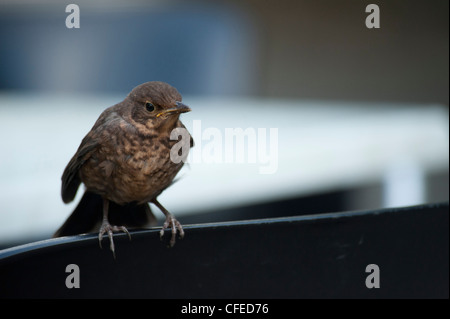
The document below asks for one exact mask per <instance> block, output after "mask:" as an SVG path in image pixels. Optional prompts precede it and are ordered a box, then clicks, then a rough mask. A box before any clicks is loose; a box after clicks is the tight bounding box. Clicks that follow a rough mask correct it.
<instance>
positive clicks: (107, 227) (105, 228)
mask: <svg viewBox="0 0 450 319" xmlns="http://www.w3.org/2000/svg"><path fill="white" fill-rule="evenodd" d="M118 231H123V232H124V233H126V234H127V235H128V238H129V239H130V240H131V235H130V233H129V232H128V229H126V228H125V226H113V225H111V224H109V223H103V224H102V226H101V227H100V231H99V233H98V243H99V245H100V248H102V239H103V235H104V234H105V233H107V234H108V237H109V249H110V250H111V251H112V253H113V256H114V259H115V258H116V253H115V247H114V240H113V232H118Z"/></svg>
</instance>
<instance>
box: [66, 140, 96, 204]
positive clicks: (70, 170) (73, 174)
mask: <svg viewBox="0 0 450 319" xmlns="http://www.w3.org/2000/svg"><path fill="white" fill-rule="evenodd" d="M97 146H98V142H97V139H95V138H93V137H92V136H91V135H90V134H88V135H87V136H86V137H85V138H84V139H83V141H82V142H81V144H80V147H79V148H78V150H77V152H76V153H75V155H74V156H73V157H72V159H71V160H70V162H69V164H67V166H66V168H65V170H64V173H63V175H62V177H61V180H62V186H61V197H62V199H63V201H64V203H69V202H71V201H72V200H73V199H74V197H75V195H76V193H77V190H78V187H79V186H80V183H81V179H80V177H79V175H78V171H79V169H80V167H81V166H82V165H83V164H84V162H86V160H87V159H89V157H91V155H92V153H93V152H94V151H95V149H96V148H97Z"/></svg>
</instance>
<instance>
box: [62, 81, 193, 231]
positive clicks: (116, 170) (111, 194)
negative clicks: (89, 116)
mask: <svg viewBox="0 0 450 319" xmlns="http://www.w3.org/2000/svg"><path fill="white" fill-rule="evenodd" d="M188 111H190V109H189V108H188V107H187V106H185V105H184V104H182V103H181V95H180V94H179V93H178V91H177V90H176V89H175V88H173V87H172V86H170V85H169V84H167V83H164V82H147V83H144V84H141V85H139V86H137V87H136V88H134V89H133V90H132V91H131V92H130V94H128V96H127V97H126V98H125V99H124V100H123V101H122V102H120V103H118V104H116V105H114V106H112V107H110V108H108V109H106V110H105V111H103V113H102V114H101V115H100V116H99V118H98V120H97V121H96V122H95V124H94V126H93V127H92V129H91V130H90V131H89V133H88V134H87V135H86V136H85V137H84V138H83V140H82V142H81V144H80V146H79V147H78V150H77V151H76V153H75V154H74V156H73V157H72V159H71V160H70V161H69V163H68V164H67V166H66V168H65V170H64V173H63V175H62V187H61V196H62V199H63V201H64V202H65V203H68V202H70V201H72V200H73V199H74V197H75V195H76V193H77V190H78V188H79V186H80V184H81V183H83V184H84V185H85V186H86V193H85V194H84V196H83V198H82V200H81V201H80V204H79V205H78V207H77V208H76V209H75V211H74V213H73V215H72V216H71V217H69V219H68V220H67V221H66V223H65V224H64V225H63V226H62V227H61V228H60V230H58V232H57V233H56V234H55V235H57V236H63V235H67V234H73V233H74V231H69V228H70V227H69V226H70V224H72V223H79V224H82V222H80V219H81V220H83V218H84V220H85V221H89V220H92V221H94V220H95V221H99V220H101V213H100V214H99V213H98V212H101V207H102V205H99V202H101V200H102V199H103V200H107V201H110V202H112V203H113V204H112V205H110V211H114V212H115V213H114V214H115V215H130V216H131V215H133V214H131V213H130V212H131V211H138V213H136V214H137V215H140V216H141V215H148V218H140V220H142V221H143V222H144V221H145V222H148V221H149V220H153V219H154V218H152V216H153V215H152V214H151V211H150V208H149V206H148V202H152V201H156V197H157V196H158V195H159V194H161V192H162V191H164V189H166V188H167V187H168V186H169V185H170V184H171V183H172V180H173V178H174V177H175V175H176V174H177V173H178V171H179V170H180V169H181V167H182V166H183V164H184V163H183V161H181V162H178V163H176V162H174V161H173V160H172V159H171V157H170V150H171V148H172V147H173V146H174V145H175V144H176V143H188V145H187V149H189V147H190V146H192V145H193V140H192V137H190V135H189V140H188V141H184V140H183V139H180V140H173V139H171V138H170V134H171V132H172V130H173V129H176V128H180V129H184V130H185V129H186V128H185V127H184V125H183V124H182V123H181V121H180V120H179V114H180V113H184V112H188ZM186 132H187V131H186ZM104 206H105V205H104ZM89 211H93V213H89ZM104 213H105V212H104ZM107 213H108V212H106V214H107ZM87 214H91V215H90V216H89V217H86V216H85V217H82V216H84V215H87ZM93 216H95V218H94V217H93ZM172 217H173V216H172ZM126 219H127V218H125V221H126ZM86 224H89V226H90V227H91V226H92V222H90V223H86ZM123 224H127V222H124V223H122V225H123ZM142 226H143V225H142ZM180 227H181V226H180ZM72 228H73V229H76V232H78V231H80V232H82V231H88V230H85V229H82V227H81V228H80V227H78V228H77V227H72Z"/></svg>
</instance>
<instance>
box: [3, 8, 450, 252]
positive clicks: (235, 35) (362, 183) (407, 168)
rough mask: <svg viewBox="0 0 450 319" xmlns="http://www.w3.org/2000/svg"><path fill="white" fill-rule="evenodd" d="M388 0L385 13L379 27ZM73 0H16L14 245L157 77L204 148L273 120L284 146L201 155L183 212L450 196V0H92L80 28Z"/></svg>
mask: <svg viewBox="0 0 450 319" xmlns="http://www.w3.org/2000/svg"><path fill="white" fill-rule="evenodd" d="M370 3H376V4H377V5H378V6H379V7H380V21H381V28H380V29H368V28H366V26H365V20H366V17H367V15H368V13H366V12H365V8H366V6H367V5H368V4H370ZM68 4H69V2H68V3H65V2H60V1H50V0H48V1H23V0H15V1H12V0H8V1H6V0H0V143H1V144H0V149H1V156H0V248H2V247H8V246H11V245H15V244H18V243H24V242H28V241H31V240H37V239H44V238H49V237H50V236H51V235H52V233H53V232H54V231H55V230H56V229H57V228H58V227H59V226H60V224H61V223H63V222H64V220H65V219H66V218H67V216H68V215H69V214H70V212H71V211H72V210H73V208H74V206H75V205H76V203H77V201H78V200H79V198H80V196H81V194H82V191H79V194H78V195H77V198H76V200H75V201H74V202H73V203H71V204H69V205H64V204H63V203H62V200H61V198H60V177H61V174H62V172H63V170H64V167H65V165H66V164H67V162H68V161H69V160H70V158H71V157H72V155H73V154H74V153H75V151H76V149H77V147H78V145H79V143H80V142H81V139H82V138H83V137H84V135H85V134H86V133H87V132H88V131H89V129H90V128H91V127H92V125H93V124H94V122H95V120H96V119H97V117H98V116H99V114H100V113H101V112H102V111H103V110H104V109H105V108H107V107H109V106H111V105H113V104H115V103H118V102H120V101H121V100H123V98H124V97H125V96H126V94H128V92H129V91H130V90H131V89H132V88H133V87H135V86H137V85H139V84H141V83H143V82H147V81H152V80H159V81H165V82H168V83H170V84H171V85H173V86H175V87H176V88H177V89H178V90H179V91H180V93H181V94H182V95H183V101H184V102H185V103H186V104H188V105H189V106H191V108H192V110H193V111H192V112H191V113H187V114H183V115H182V120H183V122H184V123H185V125H186V126H187V127H188V129H189V130H190V131H191V133H193V135H194V139H195V141H196V146H195V148H194V149H193V151H194V150H195V151H196V152H198V154H203V153H202V152H203V150H204V149H205V147H206V146H207V145H208V142H211V136H208V134H204V132H205V130H206V129H208V128H214V129H217V130H218V132H220V133H221V134H223V135H224V134H225V129H226V128H242V129H244V130H245V129H246V128H251V129H253V130H254V132H259V131H258V129H259V128H261V129H266V132H267V136H260V135H258V136H257V138H258V139H261V140H263V141H264V143H263V144H261V145H265V146H266V149H265V150H266V151H267V152H269V150H270V146H271V145H272V147H274V150H275V151H274V153H272V154H271V155H272V157H271V159H272V164H274V165H275V167H276V169H275V171H274V172H273V173H271V174H260V170H259V168H260V167H261V166H265V165H267V163H261V162H258V161H257V162H256V163H254V162H251V161H249V160H246V161H244V163H238V162H237V160H235V161H233V162H232V163H225V162H224V161H222V162H220V161H219V162H215V163H207V162H206V161H204V160H203V161H200V162H193V163H191V164H189V165H188V166H186V167H185V168H183V170H182V171H181V172H180V176H181V178H180V180H179V181H178V182H177V183H176V184H174V185H173V186H172V187H171V188H169V189H167V190H166V191H165V192H164V193H163V194H162V195H161V196H160V202H161V203H162V204H163V205H164V206H166V208H167V209H168V210H169V211H171V212H172V213H173V214H175V216H177V217H179V220H180V221H181V222H185V223H197V222H212V221H225V220H236V219H247V218H263V217H276V216H293V215H301V214H313V213H323V212H335V211H345V210H355V209H376V208H382V207H392V206H405V205H414V204H420V203H426V202H437V201H448V194H449V173H448V171H449V155H448V154H449V114H448V105H449V89H448V87H449V64H448V63H449V20H448V14H449V10H448V9H449V8H448V7H449V2H448V1H445V0H442V1H439V0H433V1H423V0H422V1H415V0H408V1H406V0H390V1H376V2H373V1H371V2H370V1H359V0H340V1H333V0H319V1H307V0H305V1H291V0H282V1H280V0H277V1H275V0H269V1H264V2H262V1H256V0H243V1H189V3H188V2H186V1H95V3H93V2H92V1H77V2H76V4H77V5H78V6H79V8H80V28H79V29H68V28H66V25H65V21H66V17H67V16H68V15H69V14H70V13H66V12H65V9H66V6H67V5H68ZM199 121H200V122H199ZM195 123H197V124H198V123H201V128H199V127H198V125H197V124H195ZM196 125H197V126H196ZM270 128H276V129H277V138H276V143H275V144H274V143H272V144H271V140H270V136H269V135H270V130H269V129H270ZM194 131H195V132H194ZM250 148H251V146H249V145H248V144H246V152H248V150H249V149H250ZM234 150H235V152H240V151H242V150H239V149H238V148H235V149H234ZM223 151H224V152H225V151H227V149H226V148H225V146H224V148H223ZM228 151H229V150H228ZM241 155H242V154H241ZM247 155H248V153H246V154H244V156H243V157H244V158H245V159H248V156H247ZM199 156H200V158H202V159H204V157H202V156H201V155H199ZM235 156H236V158H237V156H238V155H237V154H235ZM258 159H259V158H258ZM154 211H155V213H156V214H157V215H158V216H162V214H159V212H157V209H154Z"/></svg>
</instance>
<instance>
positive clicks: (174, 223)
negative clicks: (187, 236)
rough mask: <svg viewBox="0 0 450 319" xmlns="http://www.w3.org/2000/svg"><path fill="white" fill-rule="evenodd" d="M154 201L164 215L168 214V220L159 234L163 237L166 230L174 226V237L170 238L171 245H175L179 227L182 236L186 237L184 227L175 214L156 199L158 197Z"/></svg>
mask: <svg viewBox="0 0 450 319" xmlns="http://www.w3.org/2000/svg"><path fill="white" fill-rule="evenodd" d="M152 203H153V204H155V205H156V206H157V207H158V208H159V209H160V210H161V211H162V212H163V213H164V215H166V221H165V222H164V224H163V226H162V229H161V232H160V233H159V236H160V238H161V239H162V237H163V236H164V230H166V229H167V228H169V227H171V228H172V238H171V239H170V247H173V245H175V237H176V235H177V229H178V232H179V233H180V238H183V237H184V230H183V227H182V226H181V224H180V222H179V221H178V220H177V219H176V218H175V216H173V215H172V214H171V213H169V212H168V211H167V209H165V208H164V207H163V205H161V204H160V203H159V202H158V201H157V200H156V198H155V199H153V200H152Z"/></svg>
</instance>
